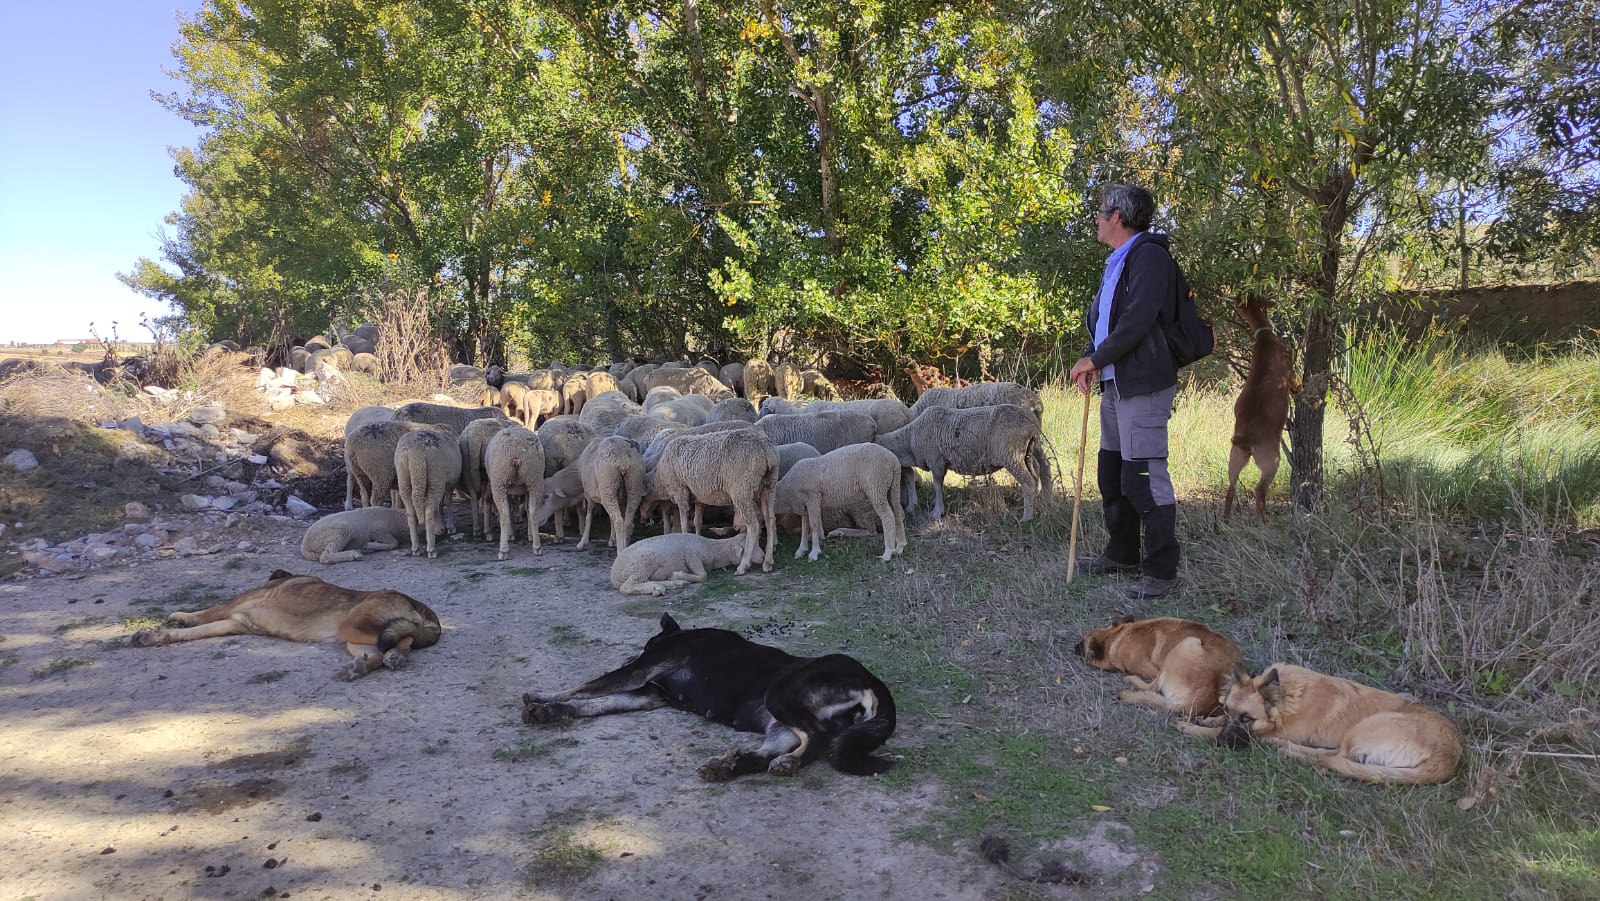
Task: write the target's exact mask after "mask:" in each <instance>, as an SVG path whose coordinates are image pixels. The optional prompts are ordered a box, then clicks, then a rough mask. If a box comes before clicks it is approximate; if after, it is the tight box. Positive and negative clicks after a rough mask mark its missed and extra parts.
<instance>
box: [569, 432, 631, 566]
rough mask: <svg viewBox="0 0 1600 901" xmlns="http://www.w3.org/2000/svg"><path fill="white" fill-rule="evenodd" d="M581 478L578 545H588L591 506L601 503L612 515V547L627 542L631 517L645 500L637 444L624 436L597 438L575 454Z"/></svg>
mask: <svg viewBox="0 0 1600 901" xmlns="http://www.w3.org/2000/svg"><path fill="white" fill-rule="evenodd" d="M578 472H579V474H580V477H581V478H582V480H583V497H584V501H583V535H582V536H581V537H579V538H578V544H577V549H578V550H580V551H581V550H583V549H584V548H586V547H588V546H589V526H590V524H591V523H593V521H594V508H595V507H596V506H603V507H605V510H606V515H607V516H609V517H610V518H611V539H610V541H609V542H608V543H609V545H610V546H611V547H614V548H617V549H618V550H619V551H620V550H621V549H623V548H626V547H627V546H628V535H629V533H630V532H631V531H632V528H633V517H634V514H635V512H637V511H638V509H639V504H640V503H642V502H643V501H644V457H643V456H642V455H641V454H640V453H639V446H638V445H637V444H634V443H633V442H632V441H629V440H628V439H626V438H617V437H615V436H613V437H610V438H597V439H595V441H594V442H593V443H592V444H590V445H589V446H588V447H586V448H584V449H583V453H582V454H581V455H579V457H578Z"/></svg>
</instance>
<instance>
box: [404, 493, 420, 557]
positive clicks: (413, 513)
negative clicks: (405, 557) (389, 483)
mask: <svg viewBox="0 0 1600 901" xmlns="http://www.w3.org/2000/svg"><path fill="white" fill-rule="evenodd" d="M421 513H422V511H421V510H420V509H418V507H417V505H416V504H407V505H406V529H407V530H408V531H409V532H410V533H411V556H413V557H420V556H421V555H422V542H421V541H419V540H417V538H418V536H417V525H418V524H417V517H418V516H419V515H421Z"/></svg>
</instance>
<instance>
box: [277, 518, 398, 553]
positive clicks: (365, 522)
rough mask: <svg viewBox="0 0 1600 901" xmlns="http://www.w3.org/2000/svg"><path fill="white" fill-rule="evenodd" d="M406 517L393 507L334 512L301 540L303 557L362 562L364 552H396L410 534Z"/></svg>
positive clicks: (311, 528)
mask: <svg viewBox="0 0 1600 901" xmlns="http://www.w3.org/2000/svg"><path fill="white" fill-rule="evenodd" d="M406 528H407V526H406V514H405V511H403V510H394V509H391V508H389V507H362V508H361V509H360V510H346V511H344V512H343V513H330V514H328V515H327V516H324V517H322V518H321V519H319V520H317V521H316V522H314V523H312V524H311V527H310V528H308V529H306V534H305V536H304V537H302V538H301V539H300V556H302V557H304V558H306V559H307V560H314V561H316V562H318V563H349V562H350V561H352V560H360V559H361V552H362V551H392V550H394V549H395V548H397V547H399V546H400V536H401V535H404V534H405V533H406Z"/></svg>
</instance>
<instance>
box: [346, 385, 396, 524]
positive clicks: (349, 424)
mask: <svg viewBox="0 0 1600 901" xmlns="http://www.w3.org/2000/svg"><path fill="white" fill-rule="evenodd" d="M393 418H394V411H393V410H391V409H389V408H388V407H361V408H360V409H358V410H356V411H355V412H354V413H351V414H350V418H349V419H346V420H345V421H344V508H345V509H346V510H350V509H353V508H354V506H355V504H354V501H355V487H356V476H355V470H354V469H352V468H351V467H350V436H351V435H354V434H355V433H356V431H357V430H359V429H360V428H361V427H362V426H364V425H367V424H368V423H373V422H388V421H389V420H391V419H393ZM362 506H366V502H365V501H363V502H362Z"/></svg>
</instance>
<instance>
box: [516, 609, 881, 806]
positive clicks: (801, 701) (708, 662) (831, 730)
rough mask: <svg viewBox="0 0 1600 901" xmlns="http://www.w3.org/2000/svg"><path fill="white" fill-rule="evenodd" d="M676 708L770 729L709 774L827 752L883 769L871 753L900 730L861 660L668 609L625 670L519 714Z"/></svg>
mask: <svg viewBox="0 0 1600 901" xmlns="http://www.w3.org/2000/svg"><path fill="white" fill-rule="evenodd" d="M659 707H676V708H677V709H679V710H687V711H689V712H690V713H697V714H699V715H701V716H704V717H705V718H707V719H710V720H714V721H716V722H719V723H721V724H723V725H724V726H732V727H733V728H735V729H738V730H739V731H741V732H759V733H761V734H762V735H763V740H762V742H761V747H760V748H759V749H757V750H754V751H738V750H735V751H729V752H728V753H726V754H724V755H722V756H721V757H717V758H714V759H712V760H710V761H708V762H707V763H706V764H705V765H704V766H702V767H700V778H702V779H704V780H706V781H707V782H727V781H728V780H730V779H733V778H734V777H736V776H742V775H745V774H747V773H759V772H761V771H762V770H765V771H766V772H769V773H772V774H774V775H777V776H791V775H794V774H795V773H797V772H799V771H800V768H801V767H803V766H805V765H806V764H808V763H810V762H812V761H813V760H816V759H817V758H819V757H824V756H826V757H827V758H828V762H829V763H831V764H833V768H834V769H836V770H838V771H840V772H841V773H850V774H853V775H861V776H864V775H871V774H874V773H882V772H884V771H886V770H888V769H889V767H891V766H892V765H893V763H892V762H891V761H889V760H887V759H885V758H883V757H874V756H872V753H871V752H872V751H873V750H874V749H876V748H877V747H878V746H880V745H882V744H883V743H884V742H885V741H888V739H889V736H890V735H893V734H894V725H895V711H894V698H893V697H891V696H890V695H889V689H888V688H887V687H886V686H885V685H884V684H883V683H882V682H880V681H878V679H877V677H875V676H873V675H872V673H870V672H868V671H867V668H866V667H864V666H862V665H861V664H860V662H858V661H856V660H855V659H854V658H851V657H847V656H845V655H843V654H829V655H827V656H826V657H795V656H793V655H791V654H786V653H784V652H783V651H781V650H779V649H777V648H774V647H769V646H767V645H763V644H756V643H755V642H753V641H749V640H748V639H745V638H742V637H740V636H739V635H737V634H735V633H733V632H729V631H727V630H725V629H689V630H687V631H685V630H683V629H681V628H679V626H678V623H677V621H676V620H674V619H673V618H672V616H671V615H670V614H663V615H662V617H661V632H660V634H658V635H656V636H655V637H653V638H651V639H650V640H649V641H648V642H646V643H645V646H644V651H643V652H642V653H640V654H639V656H637V657H635V658H633V660H631V661H629V662H628V663H627V664H625V665H624V666H622V667H621V668H620V669H615V670H612V671H611V672H609V673H606V674H605V675H603V676H601V677H599V678H597V679H593V680H591V681H589V682H585V683H584V684H582V685H580V686H578V687H577V688H574V689H572V690H570V691H564V692H561V693H560V694H555V695H537V694H526V695H523V696H522V721H523V722H524V723H528V724H530V725H532V724H535V723H553V722H559V721H562V720H566V719H569V718H572V717H588V716H602V715H604V714H607V713H627V712H629V711H634V710H655V709H657V708H659Z"/></svg>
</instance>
